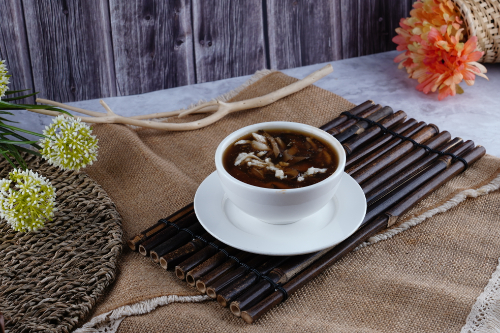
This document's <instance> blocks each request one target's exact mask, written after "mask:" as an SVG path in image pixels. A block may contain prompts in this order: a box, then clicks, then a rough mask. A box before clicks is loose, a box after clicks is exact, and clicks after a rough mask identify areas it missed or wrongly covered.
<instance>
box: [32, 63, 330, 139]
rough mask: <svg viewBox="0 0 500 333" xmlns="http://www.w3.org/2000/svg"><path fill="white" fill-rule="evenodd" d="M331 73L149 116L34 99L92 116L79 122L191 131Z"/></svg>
mask: <svg viewBox="0 0 500 333" xmlns="http://www.w3.org/2000/svg"><path fill="white" fill-rule="evenodd" d="M332 72H333V68H332V65H326V66H325V67H323V68H321V69H320V70H318V71H316V72H314V73H312V74H310V75H308V76H306V77H305V78H303V79H302V80H299V81H297V82H294V83H292V84H290V85H288V86H286V87H283V88H281V89H278V90H276V91H273V92H271V93H269V94H267V95H264V96H260V97H255V98H251V99H247V100H244V101H239V102H231V103H225V102H222V101H210V102H206V103H203V104H200V105H198V106H195V107H193V108H191V109H189V110H180V111H174V112H160V113H153V114H148V115H140V116H134V117H122V116H119V115H117V114H115V113H114V112H113V111H112V110H111V109H110V108H109V106H108V105H107V104H106V103H104V101H102V100H101V101H100V102H101V105H102V106H103V107H104V108H105V109H106V112H107V113H101V112H95V111H89V110H85V109H81V108H77V107H73V106H70V105H66V104H63V103H58V102H54V101H50V100H46V99H41V98H39V99H37V102H39V103H44V104H48V105H52V106H56V107H60V108H64V109H67V110H71V111H75V112H79V113H82V114H85V115H88V116H91V117H81V119H82V121H84V122H87V123H106V124H126V125H133V126H140V127H147V128H153V129H159V130H166V131H190V130H195V129H199V128H202V127H205V126H208V125H210V124H213V123H215V122H216V121H218V120H220V119H222V118H223V117H225V116H226V115H228V114H230V113H233V112H238V111H242V110H248V109H253V108H258V107H263V106H266V105H269V104H271V103H274V102H276V101H277V100H279V99H281V98H283V97H286V96H289V95H291V94H293V93H296V92H297V91H300V90H302V89H304V88H306V87H308V86H310V85H312V84H313V83H315V82H316V81H318V80H319V79H321V78H323V77H325V76H326V75H328V74H330V73H332ZM29 111H32V112H37V113H42V114H46V115H50V116H57V115H59V114H61V113H59V112H56V111H49V110H39V109H36V110H35V109H30V110H29ZM214 111H215V113H212V114H211V115H209V116H207V117H205V118H203V119H200V120H196V121H192V122H188V123H165V122H158V121H150V120H144V119H153V118H164V117H169V116H175V115H178V116H179V117H184V116H186V115H189V114H194V113H207V112H214Z"/></svg>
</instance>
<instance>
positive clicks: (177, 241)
mask: <svg viewBox="0 0 500 333" xmlns="http://www.w3.org/2000/svg"><path fill="white" fill-rule="evenodd" d="M187 229H188V230H190V231H191V232H192V233H193V234H195V235H199V234H201V233H202V232H204V231H205V229H203V227H202V226H201V224H200V223H199V222H196V223H195V224H193V225H192V226H190V227H188V228H187ZM191 239H193V237H192V236H191V234H189V233H187V232H182V231H180V232H178V233H177V235H176V237H172V238H170V239H169V240H167V241H165V242H163V243H161V244H160V245H158V246H156V247H155V248H154V249H152V250H151V252H150V256H151V259H153V261H154V262H157V263H159V262H160V258H161V257H163V256H164V255H165V254H167V253H169V252H171V251H174V250H176V249H177V248H179V247H181V246H183V245H184V244H186V243H187V242H189V240H191Z"/></svg>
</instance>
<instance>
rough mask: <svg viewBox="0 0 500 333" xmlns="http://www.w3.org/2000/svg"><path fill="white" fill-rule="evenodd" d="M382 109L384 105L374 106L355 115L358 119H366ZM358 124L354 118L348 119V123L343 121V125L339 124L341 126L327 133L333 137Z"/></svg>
mask: <svg viewBox="0 0 500 333" xmlns="http://www.w3.org/2000/svg"><path fill="white" fill-rule="evenodd" d="M381 108H382V105H380V104H377V105H372V106H371V107H369V108H367V109H366V110H363V111H361V112H359V113H358V114H355V115H356V116H358V117H362V118H365V117H368V116H370V115H372V114H374V113H375V112H377V111H379V110H380V109H381ZM351 113H352V112H351ZM344 117H345V116H344ZM357 122H358V121H357V120H356V119H354V118H352V119H348V120H346V121H343V122H342V123H341V124H339V125H337V126H335V127H333V128H331V129H330V130H328V131H327V132H328V133H330V134H331V135H337V134H339V133H342V132H344V131H345V130H346V129H348V128H349V127H351V126H352V125H354V124H356V123H357Z"/></svg>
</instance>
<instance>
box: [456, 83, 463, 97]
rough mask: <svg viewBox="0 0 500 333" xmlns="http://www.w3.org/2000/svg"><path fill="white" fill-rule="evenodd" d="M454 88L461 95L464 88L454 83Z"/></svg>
mask: <svg viewBox="0 0 500 333" xmlns="http://www.w3.org/2000/svg"><path fill="white" fill-rule="evenodd" d="M455 88H456V90H457V94H459V95H461V94H463V93H464V90H463V89H462V87H460V86H459V85H458V84H457V85H455Z"/></svg>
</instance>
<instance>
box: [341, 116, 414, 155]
mask: <svg viewBox="0 0 500 333" xmlns="http://www.w3.org/2000/svg"><path fill="white" fill-rule="evenodd" d="M406 116H407V115H406V112H404V111H398V112H396V113H393V114H392V115H389V116H387V117H385V118H384V119H382V120H381V121H380V124H381V125H382V126H384V127H385V128H391V127H393V126H395V125H398V124H400V123H402V122H403V121H405V119H406ZM381 133H382V129H381V128H380V127H378V126H372V127H370V128H369V129H367V130H366V131H364V132H363V133H360V134H357V135H355V136H354V137H352V138H350V139H349V140H347V141H346V142H344V143H343V144H342V146H343V147H344V150H345V151H346V153H347V155H350V154H351V153H352V152H353V150H354V149H356V148H357V147H359V146H361V145H362V144H364V143H365V142H367V141H370V140H372V139H373V138H375V137H377V136H378V135H379V134H381Z"/></svg>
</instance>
